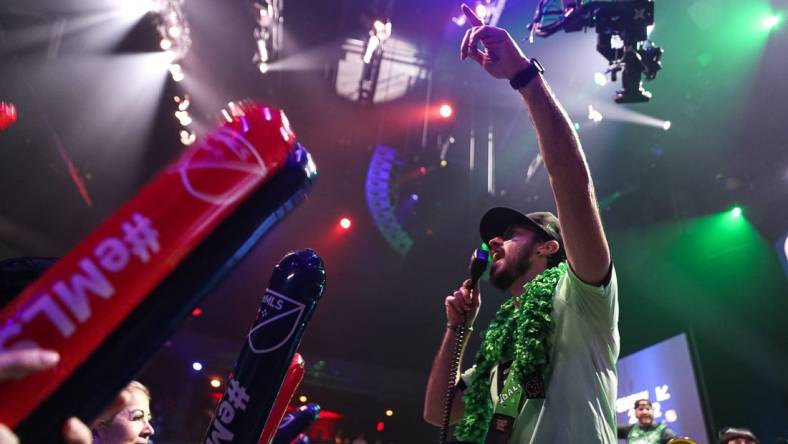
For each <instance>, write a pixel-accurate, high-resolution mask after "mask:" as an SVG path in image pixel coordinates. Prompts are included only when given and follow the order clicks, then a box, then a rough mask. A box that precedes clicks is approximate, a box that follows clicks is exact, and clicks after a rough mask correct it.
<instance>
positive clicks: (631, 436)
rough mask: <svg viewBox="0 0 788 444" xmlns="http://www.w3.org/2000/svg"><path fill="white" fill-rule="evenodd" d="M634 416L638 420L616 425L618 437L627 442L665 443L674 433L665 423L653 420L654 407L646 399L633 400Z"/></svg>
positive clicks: (632, 443) (635, 443) (631, 443)
mask: <svg viewBox="0 0 788 444" xmlns="http://www.w3.org/2000/svg"><path fill="white" fill-rule="evenodd" d="M635 417H636V418H637V420H638V422H636V423H635V424H630V425H627V426H619V427H618V438H619V439H626V440H627V444H667V442H668V441H670V440H671V438H674V437H675V436H676V434H675V433H674V432H673V430H671V429H670V427H668V426H667V424H665V423H662V422H655V421H654V409H653V407H652V406H651V401H649V400H648V399H638V400H637V401H635Z"/></svg>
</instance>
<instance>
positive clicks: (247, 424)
mask: <svg viewBox="0 0 788 444" xmlns="http://www.w3.org/2000/svg"><path fill="white" fill-rule="evenodd" d="M325 285H326V272H325V268H324V267H323V260H322V259H321V258H320V256H318V255H317V253H315V251H314V250H309V249H306V250H301V251H297V252H291V253H288V254H287V255H285V257H284V258H282V260H281V261H280V262H279V264H277V266H276V267H275V268H274V272H273V274H272V275H271V279H270V280H269V282H268V289H266V291H265V295H264V296H263V300H262V302H261V304H260V309H259V310H258V312H257V318H256V319H255V321H254V323H253V324H252V328H251V329H250V330H249V335H248V336H247V338H246V341H244V346H243V348H242V349H241V353H240V354H239V356H238V360H237V361H236V363H235V368H234V370H233V373H232V375H231V377H230V380H229V382H228V383H227V390H226V391H225V392H224V396H223V397H222V400H221V401H220V402H219V405H218V406H217V407H216V413H215V414H214V417H213V420H211V424H210V425H209V426H208V431H207V432H206V435H205V438H204V439H203V442H204V443H210V444H220V443H245V444H246V443H254V442H259V439H260V436H261V434H262V432H263V428H264V427H265V423H266V421H267V420H268V416H269V415H270V413H271V409H272V408H273V405H274V403H275V402H276V398H277V394H279V389H280V387H281V386H282V380H283V379H284V377H285V374H286V372H287V369H288V367H289V365H290V362H291V361H292V359H293V355H294V354H295V352H296V349H297V348H298V344H299V343H300V342H301V337H302V336H303V334H304V331H305V330H306V325H307V323H308V322H309V319H310V318H311V317H312V313H314V310H315V307H316V306H317V302H318V301H319V300H320V297H321V296H322V295H323V290H324V289H325Z"/></svg>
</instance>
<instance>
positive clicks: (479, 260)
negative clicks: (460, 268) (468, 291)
mask: <svg viewBox="0 0 788 444" xmlns="http://www.w3.org/2000/svg"><path fill="white" fill-rule="evenodd" d="M489 259H490V252H489V251H487V250H485V249H483V248H477V249H475V250H473V254H472V255H471V264H470V265H469V266H468V272H469V274H470V275H471V288H473V287H475V286H476V283H477V282H479V279H480V278H481V277H482V275H483V274H484V272H485V271H486V270H487V265H488V264H489V263H490V261H489Z"/></svg>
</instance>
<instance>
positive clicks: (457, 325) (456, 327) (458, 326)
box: [446, 322, 473, 331]
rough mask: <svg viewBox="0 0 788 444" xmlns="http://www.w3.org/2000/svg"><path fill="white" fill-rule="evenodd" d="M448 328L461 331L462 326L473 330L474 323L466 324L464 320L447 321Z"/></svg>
mask: <svg viewBox="0 0 788 444" xmlns="http://www.w3.org/2000/svg"><path fill="white" fill-rule="evenodd" d="M446 328H448V329H449V330H454V331H460V329H461V328H462V329H464V330H465V331H473V325H472V324H471V325H465V324H463V323H462V322H458V323H451V322H447V323H446Z"/></svg>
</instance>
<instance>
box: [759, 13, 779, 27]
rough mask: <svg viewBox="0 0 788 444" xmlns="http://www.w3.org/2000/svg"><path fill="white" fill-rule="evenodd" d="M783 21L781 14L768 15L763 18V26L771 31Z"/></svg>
mask: <svg viewBox="0 0 788 444" xmlns="http://www.w3.org/2000/svg"><path fill="white" fill-rule="evenodd" d="M781 21H782V18H781V17H780V16H779V15H768V16H766V17H764V18H762V19H761V27H762V28H763V29H764V30H765V31H771V30H772V29H775V28H777V26H778V25H779V24H780V22H781Z"/></svg>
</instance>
